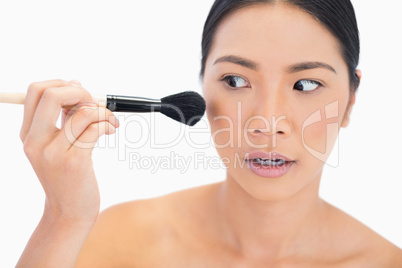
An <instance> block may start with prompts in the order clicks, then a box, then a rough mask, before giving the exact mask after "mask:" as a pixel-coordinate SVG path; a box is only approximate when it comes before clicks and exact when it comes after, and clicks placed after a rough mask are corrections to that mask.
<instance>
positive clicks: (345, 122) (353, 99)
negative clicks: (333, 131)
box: [341, 70, 362, 128]
mask: <svg viewBox="0 0 402 268" xmlns="http://www.w3.org/2000/svg"><path fill="white" fill-rule="evenodd" d="M356 75H357V76H358V77H359V83H360V81H361V80H362V72H361V70H356ZM355 103H356V92H354V93H351V95H350V99H349V103H348V106H347V107H346V112H345V115H344V116H343V120H342V124H341V127H343V128H346V127H347V126H348V125H349V122H350V114H351V113H352V108H353V105H355Z"/></svg>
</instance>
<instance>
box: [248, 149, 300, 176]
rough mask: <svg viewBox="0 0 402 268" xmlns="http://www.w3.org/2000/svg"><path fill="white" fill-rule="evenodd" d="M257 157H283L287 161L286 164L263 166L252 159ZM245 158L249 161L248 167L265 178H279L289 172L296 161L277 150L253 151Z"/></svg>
mask: <svg viewBox="0 0 402 268" xmlns="http://www.w3.org/2000/svg"><path fill="white" fill-rule="evenodd" d="M255 158H261V159H271V160H272V159H281V160H284V161H286V162H285V164H284V165H280V166H263V165H261V164H258V163H254V162H253V161H252V160H253V159H255ZM245 160H246V162H247V167H248V168H249V169H250V170H251V171H252V172H253V173H254V174H256V175H258V176H260V177H264V178H279V177H282V176H283V175H285V174H286V173H288V172H289V170H290V168H291V167H292V166H293V164H294V163H295V161H294V160H291V159H290V158H289V157H287V156H285V155H283V154H280V153H277V152H269V153H266V152H252V153H249V154H246V157H245Z"/></svg>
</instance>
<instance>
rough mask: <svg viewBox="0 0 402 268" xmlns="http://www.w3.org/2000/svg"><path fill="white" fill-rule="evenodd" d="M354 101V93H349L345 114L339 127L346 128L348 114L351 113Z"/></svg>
mask: <svg viewBox="0 0 402 268" xmlns="http://www.w3.org/2000/svg"><path fill="white" fill-rule="evenodd" d="M355 102H356V93H351V95H350V99H349V103H348V106H347V107H346V112H345V115H344V116H343V120H342V124H341V127H343V128H346V127H347V126H348V125H349V122H350V114H351V113H352V108H353V105H355Z"/></svg>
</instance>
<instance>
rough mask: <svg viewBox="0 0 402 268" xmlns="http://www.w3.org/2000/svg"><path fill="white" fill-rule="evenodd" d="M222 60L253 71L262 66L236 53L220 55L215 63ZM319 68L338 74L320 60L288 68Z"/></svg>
mask: <svg viewBox="0 0 402 268" xmlns="http://www.w3.org/2000/svg"><path fill="white" fill-rule="evenodd" d="M220 62H230V63H234V64H237V65H240V66H243V67H245V68H248V69H251V70H253V71H257V70H258V69H259V68H260V67H259V65H258V64H257V63H255V62H254V61H251V60H248V59H245V58H242V57H239V56H234V55H228V56H223V57H220V58H218V59H217V60H216V61H215V63H214V65H215V64H217V63H220ZM317 68H323V69H327V70H329V71H331V72H333V73H335V74H337V73H336V71H335V69H334V68H333V67H332V66H331V65H329V64H326V63H323V62H318V61H311V62H301V63H296V64H294V65H291V66H289V67H288V68H287V72H288V73H296V72H301V71H305V70H311V69H317Z"/></svg>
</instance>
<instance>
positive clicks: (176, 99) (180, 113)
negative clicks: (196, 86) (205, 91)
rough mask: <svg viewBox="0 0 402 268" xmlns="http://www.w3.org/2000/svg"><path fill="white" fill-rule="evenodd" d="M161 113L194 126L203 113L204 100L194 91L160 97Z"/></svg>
mask: <svg viewBox="0 0 402 268" xmlns="http://www.w3.org/2000/svg"><path fill="white" fill-rule="evenodd" d="M161 101H162V106H161V113H162V114H164V115H166V116H168V117H170V118H172V119H173V120H176V121H179V122H181V123H183V124H186V125H189V126H194V125H195V124H197V123H198V121H200V120H201V118H202V116H203V115H204V113H205V107H206V106H205V101H204V99H203V98H202V97H201V95H200V94H198V93H197V92H194V91H185V92H181V93H178V94H174V95H170V96H167V97H164V98H162V99H161Z"/></svg>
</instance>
